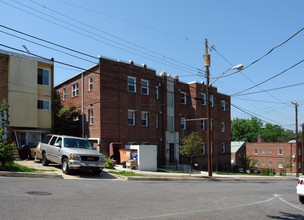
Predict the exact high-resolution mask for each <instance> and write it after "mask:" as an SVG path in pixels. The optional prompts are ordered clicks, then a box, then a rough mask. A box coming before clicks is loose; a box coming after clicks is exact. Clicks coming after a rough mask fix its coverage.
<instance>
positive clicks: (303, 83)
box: [233, 82, 304, 96]
mask: <svg viewBox="0 0 304 220" xmlns="http://www.w3.org/2000/svg"><path fill="white" fill-rule="evenodd" d="M301 85H304V82H302V83H297V84H292V85H288V86H282V87H277V88H272V89H267V90H265V91H274V90H279V89H286V88H290V87H295V86H301ZM262 92H264V91H257V92H250V93H243V94H239V95H233V96H244V95H252V94H256V93H262Z"/></svg>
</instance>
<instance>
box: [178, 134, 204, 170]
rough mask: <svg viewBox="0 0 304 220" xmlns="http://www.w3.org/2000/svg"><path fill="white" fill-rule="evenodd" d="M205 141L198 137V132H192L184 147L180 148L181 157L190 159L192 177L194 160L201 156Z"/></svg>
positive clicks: (183, 143)
mask: <svg viewBox="0 0 304 220" xmlns="http://www.w3.org/2000/svg"><path fill="white" fill-rule="evenodd" d="M202 145H203V140H202V139H201V138H200V137H199V136H198V134H197V133H196V132H192V133H191V134H189V135H188V136H186V137H185V138H184V139H183V141H182V145H181V146H179V152H180V154H181V155H185V156H187V157H189V158H190V163H189V166H190V175H191V173H192V160H193V158H194V157H197V156H199V155H200V154H201V150H202Z"/></svg>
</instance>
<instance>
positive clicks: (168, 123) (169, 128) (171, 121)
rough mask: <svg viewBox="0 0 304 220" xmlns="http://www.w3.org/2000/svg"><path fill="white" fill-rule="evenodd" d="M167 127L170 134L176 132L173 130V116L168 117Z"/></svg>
mask: <svg viewBox="0 0 304 220" xmlns="http://www.w3.org/2000/svg"><path fill="white" fill-rule="evenodd" d="M167 126H168V131H169V132H173V131H174V130H173V128H174V126H173V116H168V117H167Z"/></svg>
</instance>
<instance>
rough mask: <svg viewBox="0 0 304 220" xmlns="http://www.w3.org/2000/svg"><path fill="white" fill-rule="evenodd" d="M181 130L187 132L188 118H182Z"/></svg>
mask: <svg viewBox="0 0 304 220" xmlns="http://www.w3.org/2000/svg"><path fill="white" fill-rule="evenodd" d="M181 130H183V131H184V130H186V118H184V117H183V118H181Z"/></svg>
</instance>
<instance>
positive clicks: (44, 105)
mask: <svg viewBox="0 0 304 220" xmlns="http://www.w3.org/2000/svg"><path fill="white" fill-rule="evenodd" d="M39 102H42V108H39ZM37 109H38V110H43V111H50V109H51V108H50V101H49V100H43V99H38V101H37Z"/></svg>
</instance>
